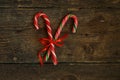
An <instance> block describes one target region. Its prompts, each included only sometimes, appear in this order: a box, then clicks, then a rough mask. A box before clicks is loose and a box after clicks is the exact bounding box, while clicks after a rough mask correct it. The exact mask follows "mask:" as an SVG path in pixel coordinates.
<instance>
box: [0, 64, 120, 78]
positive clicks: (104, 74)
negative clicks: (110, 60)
mask: <svg viewBox="0 0 120 80" xmlns="http://www.w3.org/2000/svg"><path fill="white" fill-rule="evenodd" d="M8 79H9V80H53V79H54V80H120V64H78V65H67V64H60V65H58V66H53V65H48V64H47V65H45V66H44V67H40V66H39V65H37V64H33V65H31V64H0V80H8Z"/></svg>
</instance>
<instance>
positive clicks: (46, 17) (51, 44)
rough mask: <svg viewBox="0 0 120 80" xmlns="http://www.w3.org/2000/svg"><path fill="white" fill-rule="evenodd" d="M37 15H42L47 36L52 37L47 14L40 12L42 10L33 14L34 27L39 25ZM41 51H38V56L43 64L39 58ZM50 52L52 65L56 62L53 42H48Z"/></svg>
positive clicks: (37, 27)
mask: <svg viewBox="0 0 120 80" xmlns="http://www.w3.org/2000/svg"><path fill="white" fill-rule="evenodd" d="M39 17H42V18H43V19H44V20H45V23H46V28H47V33H48V37H49V39H50V40H52V39H53V36H52V29H51V25H50V20H49V18H48V16H47V15H46V14H45V13H42V12H39V13H37V14H36V15H35V17H34V26H35V27H36V29H37V30H38V29H39V27H40V26H39V25H38V18H39ZM41 52H43V51H41V50H40V52H39V53H38V57H39V59H40V61H41V64H43V63H42V62H43V61H42V59H41V56H40V55H41ZM50 52H52V55H53V62H54V65H56V64H57V58H56V54H55V50H54V44H53V43H50V47H49V49H48V55H50Z"/></svg>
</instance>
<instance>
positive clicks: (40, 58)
mask: <svg viewBox="0 0 120 80" xmlns="http://www.w3.org/2000/svg"><path fill="white" fill-rule="evenodd" d="M40 54H41V53H40V52H39V53H38V58H39V61H40V65H41V66H42V65H43V60H42V57H41V55H40Z"/></svg>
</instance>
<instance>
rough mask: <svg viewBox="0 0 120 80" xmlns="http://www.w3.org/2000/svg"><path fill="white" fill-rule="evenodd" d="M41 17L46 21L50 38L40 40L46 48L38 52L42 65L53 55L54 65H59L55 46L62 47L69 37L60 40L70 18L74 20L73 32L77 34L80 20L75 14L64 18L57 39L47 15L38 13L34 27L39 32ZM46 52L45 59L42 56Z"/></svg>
mask: <svg viewBox="0 0 120 80" xmlns="http://www.w3.org/2000/svg"><path fill="white" fill-rule="evenodd" d="M39 17H42V18H43V19H44V20H45V24H46V29H47V33H48V37H47V38H40V42H41V44H42V45H43V46H44V48H43V49H41V50H40V51H39V52H38V58H39V60H40V63H41V65H43V60H44V61H47V60H48V59H49V57H50V55H51V58H52V61H53V64H54V65H57V63H58V61H57V57H56V53H55V46H58V47H61V46H62V45H63V40H64V39H65V38H66V37H67V35H64V36H62V37H60V38H59V36H60V33H61V31H62V29H63V27H64V26H65V23H66V22H67V21H68V19H69V18H72V19H73V20H74V26H73V28H72V32H73V33H75V32H76V29H77V26H78V19H77V17H76V16H75V15H73V14H68V15H66V16H65V17H64V19H63V20H62V22H61V24H60V26H59V27H58V29H57V32H56V34H55V37H53V35H52V29H51V25H50V20H49V18H48V16H47V15H46V14H45V13H42V12H38V13H37V14H36V15H35V16H34V26H35V28H36V29H37V30H38V29H39V28H40V26H39V25H38V19H39ZM44 52H46V54H45V56H44V58H42V56H41V54H42V53H44Z"/></svg>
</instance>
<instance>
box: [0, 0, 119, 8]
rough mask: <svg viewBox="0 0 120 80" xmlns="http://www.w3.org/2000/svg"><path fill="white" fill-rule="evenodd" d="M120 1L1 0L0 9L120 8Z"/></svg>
mask: <svg viewBox="0 0 120 80" xmlns="http://www.w3.org/2000/svg"><path fill="white" fill-rule="evenodd" d="M119 5H120V0H57V1H56V0H44V1H42V0H11V1H10V0H4V1H3V0H1V1H0V8H15V7H17V8H64V9H65V8H72V10H76V8H77V9H79V8H120V6H119Z"/></svg>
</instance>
